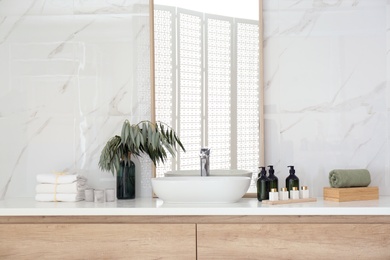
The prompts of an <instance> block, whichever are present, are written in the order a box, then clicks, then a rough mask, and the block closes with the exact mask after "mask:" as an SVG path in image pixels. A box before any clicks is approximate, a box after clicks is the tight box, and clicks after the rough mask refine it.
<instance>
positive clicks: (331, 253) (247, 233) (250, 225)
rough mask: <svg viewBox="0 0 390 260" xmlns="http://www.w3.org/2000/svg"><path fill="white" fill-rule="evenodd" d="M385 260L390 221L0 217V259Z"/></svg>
mask: <svg viewBox="0 0 390 260" xmlns="http://www.w3.org/2000/svg"><path fill="white" fill-rule="evenodd" d="M296 258H299V259H390V216H88V217H87V216H85V217H78V216H69V217H54V216H52V217H43V216H42V217H4V216H3V217H0V259H186V260H187V259H296Z"/></svg>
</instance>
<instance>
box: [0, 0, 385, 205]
mask: <svg viewBox="0 0 390 260" xmlns="http://www.w3.org/2000/svg"><path fill="white" fill-rule="evenodd" d="M148 4H149V3H148V1H147V0H124V1H122V0H121V1H119V0H111V1H107V0H94V1H84V0H74V1H64V0H45V1H44V0H2V1H0V129H1V134H0V171H1V173H0V198H7V197H32V196H33V195H34V193H35V192H34V188H35V176H36V175H37V174H39V173H48V172H54V171H66V170H69V171H72V172H78V173H80V174H82V175H84V176H86V177H87V178H88V179H89V183H90V185H91V186H93V187H97V188H104V187H113V186H114V185H115V180H114V178H113V176H112V175H111V173H107V172H102V171H100V170H99V169H98V166H97V163H98V160H99V155H100V151H101V149H102V147H103V145H104V144H105V142H106V141H107V139H108V138H109V137H111V136H113V135H114V134H116V133H118V132H119V131H120V128H121V124H122V122H123V120H124V119H129V120H130V121H132V122H138V121H140V120H142V119H145V118H146V119H149V118H150V114H151V113H150V112H151V111H150V95H149V93H150V84H149V82H150V74H149V68H150V67H149V66H150V64H149V53H150V45H149V17H148V16H149V14H148V8H149V7H148ZM263 9H264V30H265V31H264V55H265V56H264V65H265V69H264V73H265V78H264V81H265V104H264V108H265V151H266V154H265V160H266V164H267V165H269V164H273V165H274V166H275V168H276V174H277V176H278V177H279V180H280V181H281V182H283V181H284V179H285V178H286V177H287V174H288V169H287V166H288V165H295V168H296V170H297V175H298V176H299V177H300V179H301V184H302V185H308V186H309V188H310V189H311V190H312V195H314V196H322V187H324V186H327V185H328V173H329V171H330V170H332V169H334V168H367V169H369V170H370V172H371V175H372V185H376V186H379V188H380V193H381V195H390V143H389V140H390V126H389V123H390V103H389V102H390V91H389V90H390V85H389V82H390V1H389V0H264V7H263ZM140 161H141V163H140V162H139V161H136V164H137V165H138V166H139V167H137V169H138V170H137V174H138V175H139V176H140V178H138V187H140V189H138V191H137V193H138V196H150V195H151V189H150V179H149V177H150V175H151V168H152V165H151V162H150V161H149V160H147V159H142V158H141V159H140Z"/></svg>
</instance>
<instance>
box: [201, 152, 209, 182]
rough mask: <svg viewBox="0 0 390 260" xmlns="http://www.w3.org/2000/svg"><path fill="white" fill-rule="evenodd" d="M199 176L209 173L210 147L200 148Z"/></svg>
mask: <svg viewBox="0 0 390 260" xmlns="http://www.w3.org/2000/svg"><path fill="white" fill-rule="evenodd" d="M199 157H200V176H209V175H210V148H202V149H200V155H199Z"/></svg>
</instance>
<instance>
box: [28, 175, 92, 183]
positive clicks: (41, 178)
mask: <svg viewBox="0 0 390 260" xmlns="http://www.w3.org/2000/svg"><path fill="white" fill-rule="evenodd" d="M36 179H37V182H39V183H52V184H66V183H73V182H76V181H77V182H79V183H86V182H87V178H85V177H83V176H80V175H78V174H66V173H51V174H50V173H49V174H38V175H37V178H36Z"/></svg>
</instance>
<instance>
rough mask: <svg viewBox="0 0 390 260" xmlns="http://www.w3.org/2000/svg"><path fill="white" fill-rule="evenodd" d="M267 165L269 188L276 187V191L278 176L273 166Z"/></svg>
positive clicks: (277, 188)
mask: <svg viewBox="0 0 390 260" xmlns="http://www.w3.org/2000/svg"><path fill="white" fill-rule="evenodd" d="M268 167H269V170H268V173H269V174H268V179H269V188H270V189H276V190H277V191H278V190H279V187H278V177H276V176H275V170H274V166H272V165H269V166H268Z"/></svg>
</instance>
